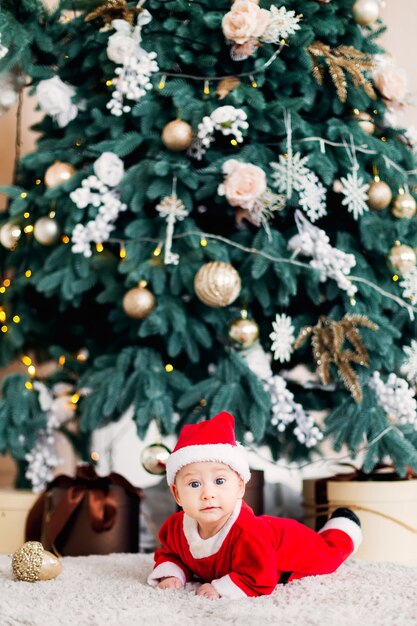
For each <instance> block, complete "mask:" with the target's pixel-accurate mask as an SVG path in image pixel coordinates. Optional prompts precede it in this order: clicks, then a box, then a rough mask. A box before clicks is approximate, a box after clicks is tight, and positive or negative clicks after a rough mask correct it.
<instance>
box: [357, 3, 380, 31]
mask: <svg viewBox="0 0 417 626" xmlns="http://www.w3.org/2000/svg"><path fill="white" fill-rule="evenodd" d="M352 15H353V19H354V20H355V22H356V23H357V24H360V26H369V24H373V23H374V22H376V20H377V19H378V17H379V3H378V2H377V0H356V2H355V4H354V5H353V7H352Z"/></svg>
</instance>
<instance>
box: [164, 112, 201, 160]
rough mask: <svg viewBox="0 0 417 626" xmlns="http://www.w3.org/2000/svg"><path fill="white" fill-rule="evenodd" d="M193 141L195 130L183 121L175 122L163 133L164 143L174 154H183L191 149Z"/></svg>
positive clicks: (170, 123)
mask: <svg viewBox="0 0 417 626" xmlns="http://www.w3.org/2000/svg"><path fill="white" fill-rule="evenodd" d="M192 140H193V129H192V128H191V126H190V125H189V124H187V122H183V120H179V119H177V120H173V121H172V122H169V124H167V125H166V126H165V127H164V129H163V131H162V142H163V143H164V145H165V146H166V147H167V148H168V149H169V150H172V151H173V152H181V150H187V148H189V147H190V145H191V142H192Z"/></svg>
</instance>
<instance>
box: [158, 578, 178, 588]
mask: <svg viewBox="0 0 417 626" xmlns="http://www.w3.org/2000/svg"><path fill="white" fill-rule="evenodd" d="M156 587H157V589H182V587H183V584H182V582H181V581H180V579H179V578H177V577H176V576H167V577H166V578H161V580H160V581H159V583H158V584H157V585H156Z"/></svg>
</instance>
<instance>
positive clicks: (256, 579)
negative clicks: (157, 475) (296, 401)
mask: <svg viewBox="0 0 417 626" xmlns="http://www.w3.org/2000/svg"><path fill="white" fill-rule="evenodd" d="M249 478H250V472H249V465H248V461H247V458H246V454H245V451H244V449H243V447H242V446H240V445H239V444H238V443H236V439H235V433H234V419H233V417H232V416H231V415H230V414H229V413H226V412H222V413H219V415H216V416H215V417H213V419H211V420H207V421H205V422H200V423H198V424H192V425H187V426H184V428H183V429H182V431H181V433H180V436H179V439H178V443H177V445H176V446H175V448H174V451H173V452H172V454H171V455H170V457H169V459H168V462H167V480H168V484H169V486H170V489H171V492H172V495H173V496H174V498H175V500H176V502H177V504H178V505H179V506H180V507H182V509H183V510H182V511H181V512H179V513H174V514H173V515H171V516H170V517H169V518H168V520H167V521H166V522H165V523H164V524H163V526H162V528H161V531H160V535H159V538H160V542H161V546H162V547H161V548H159V549H158V550H157V551H156V552H155V567H154V569H153V571H152V573H151V574H150V576H149V578H148V583H149V584H150V585H152V586H153V587H158V588H160V589H170V588H171V589H172V588H174V589H177V588H178V589H180V588H182V587H184V585H185V583H186V582H188V581H190V580H200V581H202V584H201V586H200V587H199V588H198V589H197V592H196V593H197V595H201V596H205V597H207V598H219V597H221V596H224V597H228V598H242V597H245V596H260V595H265V594H270V593H272V591H273V590H274V589H275V587H276V585H277V584H278V583H284V584H285V583H286V582H288V581H290V580H295V579H296V578H302V577H303V576H314V575H317V574H329V573H330V572H334V571H335V570H336V569H337V568H338V567H339V565H341V563H343V561H345V560H346V559H347V558H348V557H349V556H350V555H351V554H353V552H354V551H355V550H356V549H357V548H358V547H359V545H360V543H361V540H362V533H361V529H360V522H359V519H358V517H357V516H356V515H355V513H353V511H351V510H350V509H345V508H343V509H337V510H336V511H334V513H333V515H332V516H331V518H330V519H329V520H328V521H327V522H326V524H325V525H324V526H323V528H322V529H321V530H320V531H319V532H315V531H314V530H311V529H310V528H307V527H306V526H304V525H303V524H301V523H299V522H297V521H295V520H292V519H286V518H279V517H272V516H267V515H260V516H256V515H255V514H254V513H253V511H252V509H251V508H250V507H249V506H247V504H245V503H244V502H243V501H242V498H243V495H244V492H245V484H246V483H247V482H248V480H249Z"/></svg>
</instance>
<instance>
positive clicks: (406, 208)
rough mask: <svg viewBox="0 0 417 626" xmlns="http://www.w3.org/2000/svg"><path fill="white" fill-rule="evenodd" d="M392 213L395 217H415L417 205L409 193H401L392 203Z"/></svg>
mask: <svg viewBox="0 0 417 626" xmlns="http://www.w3.org/2000/svg"><path fill="white" fill-rule="evenodd" d="M391 212H392V214H393V215H394V216H395V217H408V218H410V217H414V215H415V214H416V212H417V203H416V201H415V200H414V198H413V196H411V195H410V194H409V193H400V194H398V196H397V197H396V198H395V199H394V202H393V203H392V207H391Z"/></svg>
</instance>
